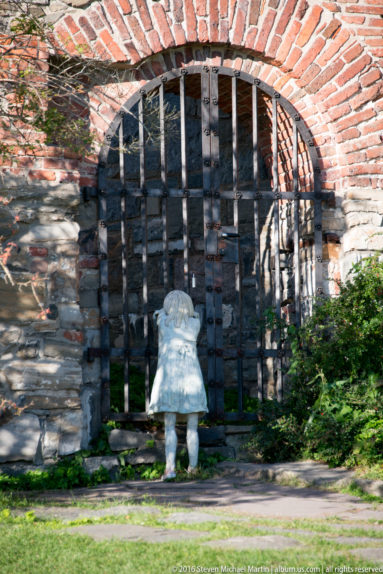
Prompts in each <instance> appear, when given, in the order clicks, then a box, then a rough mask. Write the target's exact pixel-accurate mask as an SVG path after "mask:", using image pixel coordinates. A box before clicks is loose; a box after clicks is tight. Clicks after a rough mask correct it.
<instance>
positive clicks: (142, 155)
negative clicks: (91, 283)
mask: <svg viewBox="0 0 383 574" xmlns="http://www.w3.org/2000/svg"><path fill="white" fill-rule="evenodd" d="M138 115H139V147H140V187H141V191H142V194H143V197H142V198H141V226H142V311H143V315H144V339H145V344H146V353H145V410H148V408H149V401H150V342H149V316H148V228H147V196H146V194H147V191H146V176H145V132H144V100H143V97H141V99H140V102H139V107H138Z"/></svg>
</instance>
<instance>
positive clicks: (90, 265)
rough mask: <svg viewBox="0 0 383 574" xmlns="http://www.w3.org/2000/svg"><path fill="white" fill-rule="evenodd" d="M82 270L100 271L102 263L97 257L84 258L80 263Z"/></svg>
mask: <svg viewBox="0 0 383 574" xmlns="http://www.w3.org/2000/svg"><path fill="white" fill-rule="evenodd" d="M79 266H80V269H98V268H99V266H100V261H99V259H98V257H96V256H93V255H92V256H89V257H84V258H82V259H81V260H80V263H79Z"/></svg>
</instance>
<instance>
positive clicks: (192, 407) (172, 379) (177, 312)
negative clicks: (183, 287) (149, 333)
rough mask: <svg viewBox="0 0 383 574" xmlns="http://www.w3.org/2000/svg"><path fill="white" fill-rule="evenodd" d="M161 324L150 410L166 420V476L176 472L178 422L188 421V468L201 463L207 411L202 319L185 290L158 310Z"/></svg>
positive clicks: (194, 468) (151, 413)
mask: <svg viewBox="0 0 383 574" xmlns="http://www.w3.org/2000/svg"><path fill="white" fill-rule="evenodd" d="M154 317H155V318H156V319H157V326H158V365H157V372H156V376H155V378H154V383H153V388H152V394H151V400H150V405H149V409H148V414H149V415H151V416H154V417H156V418H159V419H160V420H164V422H165V455H166V469H165V473H164V475H163V477H162V480H169V479H173V478H175V476H176V471H175V458H176V449H177V434H176V429H175V424H176V422H177V421H178V422H185V421H186V422H187V433H186V441H187V448H188V454H189V467H188V472H189V473H193V472H194V471H195V470H196V468H197V464H198V447H199V441H198V418H199V417H200V416H203V415H204V414H205V413H206V412H207V411H208V409H207V401H206V392H205V387H204V384H203V377H202V372H201V367H200V364H199V361H198V356H197V337H198V333H199V331H200V319H199V315H198V313H195V312H194V307H193V302H192V300H191V298H190V297H189V295H188V294H187V293H185V292H184V291H171V292H170V293H168V295H167V296H166V297H165V300H164V304H163V308H162V309H160V310H159V311H156V312H155V313H154Z"/></svg>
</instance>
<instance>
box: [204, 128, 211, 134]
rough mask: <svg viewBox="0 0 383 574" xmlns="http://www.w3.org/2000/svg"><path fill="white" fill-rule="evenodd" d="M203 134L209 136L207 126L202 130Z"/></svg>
mask: <svg viewBox="0 0 383 574" xmlns="http://www.w3.org/2000/svg"><path fill="white" fill-rule="evenodd" d="M203 131H204V133H205V135H207V136H209V135H210V130H209V128H205V129H204V130H203Z"/></svg>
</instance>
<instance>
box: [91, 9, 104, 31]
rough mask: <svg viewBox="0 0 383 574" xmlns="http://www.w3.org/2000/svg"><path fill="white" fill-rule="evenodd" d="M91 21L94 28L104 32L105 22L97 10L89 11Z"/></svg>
mask: <svg viewBox="0 0 383 574" xmlns="http://www.w3.org/2000/svg"><path fill="white" fill-rule="evenodd" d="M89 19H90V21H91V22H92V24H93V26H94V27H95V28H96V30H102V28H103V27H104V22H103V21H102V19H101V18H100V16H99V14H98V13H97V12H96V10H94V9H92V10H90V11H89Z"/></svg>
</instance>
